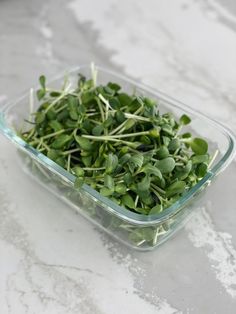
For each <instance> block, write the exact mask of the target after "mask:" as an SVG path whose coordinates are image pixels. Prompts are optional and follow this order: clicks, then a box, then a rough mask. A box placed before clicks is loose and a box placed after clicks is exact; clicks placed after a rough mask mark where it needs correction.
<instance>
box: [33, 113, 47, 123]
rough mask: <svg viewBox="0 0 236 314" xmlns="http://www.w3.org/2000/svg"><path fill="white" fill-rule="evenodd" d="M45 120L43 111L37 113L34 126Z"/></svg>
mask: <svg viewBox="0 0 236 314" xmlns="http://www.w3.org/2000/svg"><path fill="white" fill-rule="evenodd" d="M44 120H45V113H44V112H43V111H38V112H37V113H36V115H35V122H36V124H40V123H42V122H44Z"/></svg>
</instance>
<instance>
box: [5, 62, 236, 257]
mask: <svg viewBox="0 0 236 314" xmlns="http://www.w3.org/2000/svg"><path fill="white" fill-rule="evenodd" d="M97 68H98V84H106V83H108V82H109V81H111V82H115V83H118V84H119V85H121V86H122V89H123V90H124V91H126V92H133V91H134V90H135V91H136V93H137V94H141V95H145V96H148V97H151V98H154V99H157V100H158V106H159V110H160V112H161V113H164V112H172V113H173V115H174V116H175V117H176V118H179V117H180V116H181V115H182V114H188V115H189V116H190V117H191V119H192V123H191V126H190V127H186V131H188V130H189V131H191V132H192V133H193V134H194V135H198V136H201V137H203V138H205V139H206V140H207V141H208V143H209V153H210V154H214V152H215V151H216V150H218V152H219V153H218V155H217V157H216V158H215V160H214V162H213V164H212V165H211V167H210V169H209V170H208V172H207V174H206V175H205V176H204V177H203V178H202V179H201V181H199V182H198V183H197V184H196V185H195V186H194V187H193V188H192V189H190V190H189V191H187V192H186V193H185V194H184V195H183V196H182V197H181V198H180V199H179V200H178V201H177V202H175V203H174V204H173V205H172V206H170V207H169V208H166V209H165V210H164V211H163V212H161V213H159V214H155V215H149V216H147V215H142V214H138V213H134V212H131V211H129V210H127V209H125V208H123V207H121V206H119V205H117V204H116V203H114V202H112V201H111V200H110V199H108V198H106V197H104V196H102V195H101V194H100V193H98V192H97V191H95V190H94V189H92V188H91V187H90V186H88V185H86V184H84V185H83V186H82V188H81V189H80V190H76V189H75V188H74V181H75V176H74V175H73V174H71V173H69V172H68V171H66V170H65V169H63V168H62V167H60V166H59V165H58V164H56V163H55V162H53V161H52V160H50V159H49V158H48V157H46V156H45V155H43V154H42V153H40V152H39V151H37V150H36V149H34V148H33V147H32V146H30V145H28V144H27V143H26V142H25V141H23V140H22V139H21V138H20V137H19V136H18V135H17V130H19V129H21V128H22V124H23V121H24V119H27V118H28V117H29V116H30V113H31V112H32V108H30V106H29V93H27V94H25V95H23V96H22V97H20V98H19V99H17V100H15V101H14V102H11V103H9V104H6V105H5V106H3V107H2V108H0V110H1V112H0V132H1V133H2V134H3V135H5V136H6V137H7V138H8V139H10V140H11V142H12V143H14V144H15V145H16V148H17V149H18V151H19V156H20V160H21V162H22V164H23V168H24V170H25V171H26V172H27V173H28V174H29V175H31V176H32V177H33V178H35V179H36V180H37V181H38V182H39V183H41V184H42V185H43V186H44V187H45V188H46V189H48V190H49V191H50V192H51V193H53V194H55V195H57V197H58V198H60V199H62V200H63V201H65V202H67V203H68V204H69V205H70V206H72V207H73V208H75V209H76V211H78V212H79V213H81V214H82V215H83V216H84V217H86V218H87V219H88V220H90V221H91V222H93V223H94V224H95V225H97V226H99V227H100V228H102V229H103V230H104V231H106V232H107V233H109V234H110V235H111V236H113V237H115V238H116V239H118V240H120V241H121V242H123V243H125V244H127V245H129V246H130V247H133V248H136V249H139V250H143V251H144V250H151V249H153V248H155V247H157V246H158V245H160V244H161V243H163V242H164V241H166V240H167V239H168V238H169V237H170V236H171V235H173V234H174V233H175V232H176V231H177V230H178V229H179V228H180V227H181V226H182V225H183V223H184V222H185V221H186V219H187V217H189V215H190V213H191V212H193V210H194V209H195V208H196V207H198V206H199V205H200V199H201V197H202V195H203V194H204V193H203V191H205V189H206V187H207V186H208V185H209V184H210V183H211V181H212V180H213V178H214V177H215V176H216V175H218V174H219V173H220V172H221V171H223V170H224V169H225V168H226V167H227V166H228V165H229V163H230V162H231V161H232V159H233V156H234V153H235V138H234V135H233V134H232V133H231V131H230V130H228V129H227V128H225V127H224V126H222V125H221V124H219V123H218V122H216V121H213V120H212V119H210V118H208V117H206V116H204V115H203V114H201V113H198V112H197V111H195V110H193V109H190V108H189V107H188V106H186V105H184V104H182V103H180V102H178V101H176V100H174V99H172V98H171V97H169V96H167V95H165V94H163V93H161V92H159V91H156V90H153V89H152V88H150V87H147V86H145V85H143V84H139V83H137V82H135V81H133V80H131V79H128V78H126V77H123V76H122V75H119V74H116V73H113V72H111V71H108V70H105V69H103V68H101V67H97ZM78 73H81V74H83V75H85V76H86V77H87V78H89V77H91V75H90V66H81V67H78V68H76V69H73V70H72V71H70V72H69V73H68V78H69V80H70V81H71V83H72V84H76V82H77V79H78ZM63 81H64V75H62V76H59V77H58V78H56V79H54V80H53V81H51V82H50V87H53V88H55V89H59V88H60V87H61V85H62V84H63ZM36 90H37V89H36ZM31 97H34V104H38V106H39V102H38V101H37V100H36V93H32V94H31ZM36 109H37V107H36V105H35V108H34V111H35V110H36ZM25 127H26V126H25ZM35 188H37V185H36V186H35ZM84 240H86V239H84Z"/></svg>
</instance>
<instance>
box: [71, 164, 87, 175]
mask: <svg viewBox="0 0 236 314" xmlns="http://www.w3.org/2000/svg"><path fill="white" fill-rule="evenodd" d="M73 171H74V173H75V175H76V176H77V177H84V169H83V168H81V167H79V166H75V167H73Z"/></svg>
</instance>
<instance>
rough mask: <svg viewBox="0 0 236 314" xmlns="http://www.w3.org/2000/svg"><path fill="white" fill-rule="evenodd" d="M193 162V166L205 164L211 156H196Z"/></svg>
mask: <svg viewBox="0 0 236 314" xmlns="http://www.w3.org/2000/svg"><path fill="white" fill-rule="evenodd" d="M191 159H192V162H193V164H194V165H195V164H201V163H203V162H208V161H209V155H208V154H206V155H196V156H193V157H192V158H191Z"/></svg>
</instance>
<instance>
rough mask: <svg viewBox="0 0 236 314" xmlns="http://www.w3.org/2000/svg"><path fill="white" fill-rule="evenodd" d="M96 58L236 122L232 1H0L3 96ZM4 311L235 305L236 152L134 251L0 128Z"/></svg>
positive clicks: (235, 10) (0, 303)
mask: <svg viewBox="0 0 236 314" xmlns="http://www.w3.org/2000/svg"><path fill="white" fill-rule="evenodd" d="M91 60H93V61H94V62H96V63H98V64H101V65H105V66H106V67H108V68H111V69H115V70H117V71H119V72H121V73H124V74H128V75H129V76H132V77H133V78H135V79H138V80H141V81H143V82H145V83H147V84H149V85H151V86H154V87H156V88H158V89H160V90H162V91H164V92H166V93H167V94H170V95H172V96H173V97H175V98H177V99H179V100H181V101H183V102H185V103H187V104H189V105H190V106H192V107H193V108H197V109H198V110H200V111H204V112H205V113H206V114H208V115H210V116H211V117H213V118H215V119H216V120H218V121H220V122H222V123H224V124H225V125H227V126H228V127H230V128H231V129H232V130H234V131H235V132H236V88H235V85H236V71H235V69H236V3H235V1H233V0H231V1H226V0H224V1H223V0H221V1H220V0H188V1H187V0H175V1H171V0H159V1H156V0H149V1H141V0H138V1H137V0H128V1H118V0H100V1H96V2H95V1H92V0H70V1H63V0H47V1H46V0H41V1H36V0H22V1H17V0H11V1H7V0H1V1H0V102H2V103H4V102H5V101H6V99H14V97H16V96H17V95H18V94H19V93H20V92H21V91H22V90H25V89H27V87H30V86H31V85H32V84H33V83H35V82H36V80H37V77H38V76H39V75H40V74H41V73H45V74H46V75H54V74H56V73H58V72H61V71H64V70H65V69H68V68H70V67H72V66H74V65H79V64H84V63H89V62H90V61H91ZM0 164H1V167H0V314H7V313H9V314H10V313H11V314H12V313H13V314H16V313H17V314H26V313H30V314H33V313H35V314H54V313H55V314H64V313H69V314H74V313H80V314H85V313H92V314H120V313H128V314H133V313H135V314H136V313H140V314H143V313H145V314H149V313H150V314H153V313H160V314H162V313H163V314H174V313H186V314H187V313H189V314H190V313H191V314H192V313H193V314H199V313H201V314H213V313H216V314H222V313H224V314H233V313H235V312H236V196H235V195H236V185H235V174H236V162H235V160H234V161H233V162H232V163H231V165H230V166H229V167H228V168H227V169H226V171H225V172H224V173H222V174H221V176H220V177H219V179H218V180H217V181H216V182H215V183H214V185H212V186H211V187H210V189H209V193H208V198H207V202H206V204H205V207H204V208H202V209H201V210H200V211H198V212H196V213H195V215H194V216H193V217H192V219H191V220H190V221H189V222H188V224H187V225H186V226H185V227H184V228H183V229H182V230H181V231H179V232H178V234H176V236H175V237H174V238H172V239H170V240H169V241H168V242H167V243H166V244H164V245H163V246H161V247H159V248H158V249H157V250H155V251H153V252H148V253H139V252H136V251H132V250H130V249H128V248H126V247H124V246H123V245H121V244H119V243H117V242H115V241H114V240H113V239H111V238H109V237H108V236H107V235H105V234H103V233H102V232H100V231H98V230H96V229H95V228H94V227H93V226H92V225H91V224H90V223H88V222H87V221H86V220H84V219H83V218H81V217H80V216H78V215H77V214H76V213H75V212H73V211H72V210H70V209H68V208H67V206H66V205H65V204H62V203H61V202H60V201H59V200H58V199H56V197H54V196H51V195H50V194H49V193H47V192H45V190H44V189H43V188H42V187H39V186H37V185H35V184H32V181H31V180H30V179H29V178H28V177H26V175H24V174H23V172H22V169H21V167H20V166H19V163H18V162H17V157H16V154H15V149H14V147H13V146H12V145H11V144H10V143H9V142H8V141H7V140H6V139H4V138H3V137H2V136H0Z"/></svg>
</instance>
